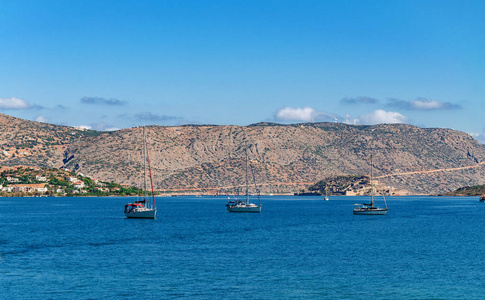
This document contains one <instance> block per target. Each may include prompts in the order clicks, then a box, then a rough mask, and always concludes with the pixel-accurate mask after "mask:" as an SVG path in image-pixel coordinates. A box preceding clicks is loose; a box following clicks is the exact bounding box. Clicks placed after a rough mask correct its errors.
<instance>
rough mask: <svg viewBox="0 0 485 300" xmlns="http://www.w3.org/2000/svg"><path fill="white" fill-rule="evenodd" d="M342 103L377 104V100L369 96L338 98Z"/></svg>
mask: <svg viewBox="0 0 485 300" xmlns="http://www.w3.org/2000/svg"><path fill="white" fill-rule="evenodd" d="M340 103H342V104H378V103H380V101H379V100H377V99H374V98H370V97H355V98H343V99H341V100H340Z"/></svg>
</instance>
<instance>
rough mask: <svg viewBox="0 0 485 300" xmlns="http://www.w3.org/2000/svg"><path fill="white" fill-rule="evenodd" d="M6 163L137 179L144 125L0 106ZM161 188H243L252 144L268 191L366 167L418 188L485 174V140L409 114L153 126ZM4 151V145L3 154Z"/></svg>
mask: <svg viewBox="0 0 485 300" xmlns="http://www.w3.org/2000/svg"><path fill="white" fill-rule="evenodd" d="M0 125H1V127H0V147H1V148H2V152H1V153H3V154H1V153H0V164H1V165H5V166H14V165H28V166H41V167H51V168H66V169H69V170H75V171H78V172H82V173H84V174H87V175H89V176H93V177H96V178H99V179H100V180H103V181H108V182H111V181H114V182H120V183H125V184H130V185H137V186H140V180H141V179H140V178H141V176H140V175H139V174H140V172H141V170H142V168H143V166H142V159H141V152H140V151H141V142H140V141H141V131H142V128H140V127H138V128H130V129H123V130H119V131H114V132H97V131H83V130H78V129H75V128H72V127H66V126H58V125H52V124H46V123H39V122H33V121H26V120H21V119H17V118H13V117H10V116H7V115H2V114H0ZM147 139H148V148H149V151H150V155H151V157H150V159H151V161H152V172H153V174H154V175H155V176H154V184H155V186H156V188H157V189H159V190H170V191H189V192H190V191H205V192H216V191H218V192H223V193H224V192H234V191H237V190H242V187H243V185H244V171H245V168H244V166H245V156H244V148H245V145H247V147H248V153H249V158H250V165H251V166H252V168H253V170H254V174H255V177H256V182H258V183H259V184H260V185H261V187H260V188H261V190H262V192H263V193H269V192H271V193H281V192H288V193H293V192H298V191H300V190H301V189H305V188H307V187H309V186H310V185H312V184H314V183H316V182H318V181H320V180H324V179H325V178H329V177H332V176H340V175H342V176H344V175H356V176H361V175H369V172H370V166H369V160H370V153H371V151H372V152H373V155H374V177H375V179H376V180H378V181H379V182H380V184H382V185H384V186H387V187H389V188H392V189H399V190H406V191H409V193H412V194H437V193H443V192H447V191H451V190H454V189H457V188H459V187H462V186H467V185H477V184H484V183H485V166H484V164H485V146H484V145H482V144H480V143H478V142H477V141H476V140H475V139H473V138H472V137H471V136H470V135H468V134H466V133H463V132H459V131H455V130H450V129H442V128H419V127H416V126H412V125H405V124H381V125H375V126H356V125H347V124H341V123H308V124H292V125H281V124H274V123H259V124H254V125H250V126H216V125H190V126H178V127H164V126H148V127H147ZM5 152H6V153H7V154H5Z"/></svg>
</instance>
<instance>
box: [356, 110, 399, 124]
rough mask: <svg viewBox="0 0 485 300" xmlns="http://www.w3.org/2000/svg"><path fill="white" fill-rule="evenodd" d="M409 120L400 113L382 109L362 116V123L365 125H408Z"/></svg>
mask: <svg viewBox="0 0 485 300" xmlns="http://www.w3.org/2000/svg"><path fill="white" fill-rule="evenodd" d="M407 120H408V118H407V117H406V116H404V115H402V114H400V113H398V112H393V111H385V110H382V109H378V110H375V111H374V112H372V113H370V114H367V115H364V116H361V117H360V122H362V123H363V124H368V125H374V124H382V123H386V124H392V123H406V122H407Z"/></svg>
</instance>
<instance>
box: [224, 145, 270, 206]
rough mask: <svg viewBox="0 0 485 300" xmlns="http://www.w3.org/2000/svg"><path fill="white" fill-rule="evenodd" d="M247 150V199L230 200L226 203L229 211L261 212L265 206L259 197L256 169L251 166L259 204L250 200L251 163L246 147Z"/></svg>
mask: <svg viewBox="0 0 485 300" xmlns="http://www.w3.org/2000/svg"><path fill="white" fill-rule="evenodd" d="M245 152H246V201H241V200H233V201H229V202H228V203H227V204H226V208H227V211H228V212H248V213H260V212H261V207H262V206H263V205H262V204H261V199H260V198H259V194H260V191H259V189H258V187H257V185H256V177H255V176H254V170H253V169H252V167H251V173H252V175H253V176H252V177H253V182H254V188H255V190H256V191H257V195H258V201H259V204H258V205H256V204H254V203H250V202H249V181H248V169H249V163H248V150H247V147H246V149H245Z"/></svg>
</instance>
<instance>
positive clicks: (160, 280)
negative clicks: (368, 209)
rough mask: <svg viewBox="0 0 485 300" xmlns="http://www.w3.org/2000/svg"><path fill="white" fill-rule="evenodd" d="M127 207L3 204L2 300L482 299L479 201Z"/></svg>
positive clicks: (290, 200) (213, 201)
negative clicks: (150, 214)
mask: <svg viewBox="0 0 485 300" xmlns="http://www.w3.org/2000/svg"><path fill="white" fill-rule="evenodd" d="M130 200H133V199H130V198H117V197H105V198H88V197H86V198H67V197H66V198H0V205H1V207H2V209H1V210H0V277H1V278H0V298H2V299H110V298H113V299H122V298H127V299H129V298H140V299H180V298H189V299H321V298H328V299H354V298H355V299H482V298H483V295H484V292H485V281H484V278H485V258H484V255H485V227H484V220H485V203H480V202H479V201H478V198H477V197H463V198H459V197H455V198H453V197H393V198H390V199H388V204H389V207H390V209H389V212H388V214H387V215H385V216H355V215H353V214H352V209H353V207H354V203H359V202H362V201H364V200H366V198H365V197H331V198H330V201H322V199H321V198H320V197H280V196H273V197H263V198H262V202H263V209H262V212H261V214H231V213H228V212H226V210H225V207H224V205H225V203H226V202H227V197H168V198H161V197H160V198H157V208H158V215H157V219H156V220H134V219H125V218H124V215H123V206H124V204H125V203H127V202H129V201H130Z"/></svg>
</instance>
